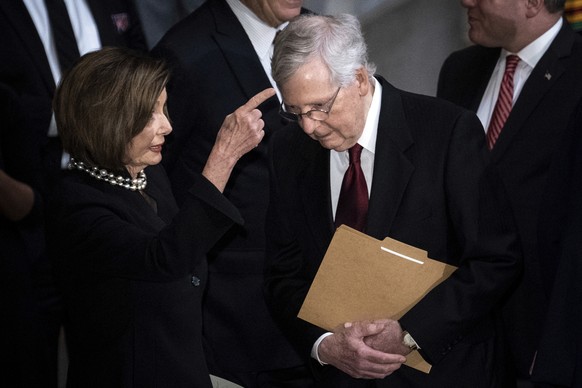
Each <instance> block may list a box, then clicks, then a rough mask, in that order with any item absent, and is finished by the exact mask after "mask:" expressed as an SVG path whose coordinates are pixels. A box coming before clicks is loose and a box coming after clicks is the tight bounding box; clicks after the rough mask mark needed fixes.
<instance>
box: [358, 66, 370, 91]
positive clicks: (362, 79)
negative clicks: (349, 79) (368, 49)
mask: <svg viewBox="0 0 582 388" xmlns="http://www.w3.org/2000/svg"><path fill="white" fill-rule="evenodd" d="M356 82H357V85H358V90H359V91H360V96H365V95H366V94H368V91H369V90H370V78H369V77H368V70H367V69H366V68H365V67H360V68H359V69H358V70H356Z"/></svg>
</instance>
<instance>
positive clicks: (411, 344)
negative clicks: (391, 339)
mask: <svg viewBox="0 0 582 388" xmlns="http://www.w3.org/2000/svg"><path fill="white" fill-rule="evenodd" d="M402 333H403V334H404V337H403V338H402V343H403V344H404V345H405V346H408V348H410V350H416V349H418V344H417V343H416V341H415V340H414V338H412V336H411V335H410V333H408V332H407V331H406V330H404V331H403V332H402Z"/></svg>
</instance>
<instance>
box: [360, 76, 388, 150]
mask: <svg viewBox="0 0 582 388" xmlns="http://www.w3.org/2000/svg"><path fill="white" fill-rule="evenodd" d="M373 83H374V92H373V93H374V94H373V95H372V103H371V104H370V109H369V110H368V116H367V117H366V123H365V124H364V131H363V132H362V136H360V138H359V139H358V144H359V145H361V146H362V147H364V148H365V149H367V150H368V151H370V152H371V153H373V154H374V153H375V152H376V137H377V135H378V122H379V121H380V108H381V106H382V85H380V82H378V80H377V79H376V78H373Z"/></svg>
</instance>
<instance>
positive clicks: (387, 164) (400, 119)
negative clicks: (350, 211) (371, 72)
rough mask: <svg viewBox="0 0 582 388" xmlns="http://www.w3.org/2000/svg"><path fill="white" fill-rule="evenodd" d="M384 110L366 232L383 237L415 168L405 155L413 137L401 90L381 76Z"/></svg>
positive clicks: (380, 125)
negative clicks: (407, 120)
mask: <svg viewBox="0 0 582 388" xmlns="http://www.w3.org/2000/svg"><path fill="white" fill-rule="evenodd" d="M376 78H377V79H379V80H380V82H381V84H382V88H383V93H382V109H381V111H380V120H379V123H378V135H377V139H376V152H375V156H374V173H373V179H372V190H371V194H370V204H369V208H368V226H367V233H368V234H369V235H371V236H373V237H375V238H378V239H383V238H384V237H386V236H388V235H389V232H390V229H391V226H392V222H393V221H394V217H395V216H396V212H397V210H398V207H399V205H400V202H401V201H402V197H403V194H404V191H405V190H406V186H407V185H408V182H409V180H410V177H411V175H412V173H413V171H414V166H413V165H412V163H411V162H410V160H409V159H408V158H407V156H406V153H405V152H406V150H407V149H409V148H410V147H411V146H412V145H413V139H412V136H411V134H410V130H409V128H408V124H407V122H406V118H405V116H404V110H403V106H402V99H401V97H400V94H399V93H398V91H397V90H396V89H395V88H394V87H392V86H391V85H390V84H388V82H386V81H385V80H384V79H383V78H381V77H378V76H377V77H376Z"/></svg>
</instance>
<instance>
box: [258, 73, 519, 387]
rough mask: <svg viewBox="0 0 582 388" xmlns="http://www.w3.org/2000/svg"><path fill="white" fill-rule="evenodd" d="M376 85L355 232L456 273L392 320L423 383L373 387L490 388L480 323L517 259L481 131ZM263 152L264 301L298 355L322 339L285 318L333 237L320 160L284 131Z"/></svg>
mask: <svg viewBox="0 0 582 388" xmlns="http://www.w3.org/2000/svg"><path fill="white" fill-rule="evenodd" d="M379 79H380V82H381V83H382V86H383V94H382V108H381V113H380V120H379V124H378V135H377V143H376V154H375V158H374V175H373V182H372V189H371V194H370V202H369V212H368V221H367V229H366V233H368V234H369V235H371V236H373V237H375V238H378V239H383V238H385V237H386V236H390V237H392V238H395V239H397V240H400V241H403V242H405V243H408V244H411V245H414V246H417V247H419V248H421V249H424V250H427V251H428V255H429V257H431V258H433V259H437V260H441V261H443V262H447V263H449V264H453V265H456V266H459V269H458V270H457V271H456V273H455V274H454V275H453V276H452V277H451V278H450V279H448V280H447V281H446V282H444V283H442V284H441V285H440V286H439V287H437V288H435V289H434V290H433V291H432V292H431V293H429V294H428V295H427V296H426V297H425V298H424V299H423V300H422V301H421V302H419V303H418V304H417V305H416V306H415V307H414V308H413V309H412V310H411V311H410V312H408V313H407V314H406V315H405V316H404V317H403V318H402V319H401V321H400V322H401V324H402V326H403V327H404V328H405V329H406V330H408V331H409V332H410V333H411V334H412V336H413V337H414V339H415V340H416V341H417V342H418V343H419V345H420V346H421V347H422V353H423V355H424V356H425V357H426V358H427V359H428V361H429V362H432V363H433V364H434V367H433V370H432V372H431V373H430V375H424V374H423V373H420V372H417V371H415V370H412V369H410V368H408V367H402V368H401V369H400V370H399V371H397V372H396V373H394V374H393V375H391V376H389V377H388V378H386V379H385V380H382V381H380V382H378V386H383V384H384V383H386V386H390V387H393V386H397V387H413V386H415V387H416V386H418V387H443V386H448V385H449V384H451V381H455V386H458V387H480V386H492V384H493V382H492V381H493V379H494V376H493V375H492V373H491V370H490V368H489V365H488V364H487V362H490V361H491V359H492V357H493V355H492V349H490V348H488V346H489V342H490V340H491V338H492V336H493V333H492V327H491V325H490V320H489V316H490V313H491V311H492V309H493V308H494V307H495V306H496V304H497V302H498V301H499V299H500V298H501V296H502V295H503V293H504V291H505V290H507V289H508V287H509V286H510V285H511V283H512V282H513V281H514V280H515V279H516V277H517V276H518V274H519V271H520V264H521V262H520V256H519V251H518V249H516V245H517V244H516V241H515V234H514V231H513V229H512V225H513V223H512V220H511V219H510V218H509V219H508V217H507V216H505V215H504V214H503V212H502V211H501V210H502V209H505V208H507V206H508V205H507V203H506V201H505V197H504V195H503V194H504V193H503V188H502V186H501V184H500V183H499V180H498V178H497V175H496V173H495V170H494V168H493V167H487V165H488V158H487V155H486V153H485V152H480V149H481V148H482V146H483V144H484V136H483V132H482V127H481V125H480V124H479V122H478V119H477V118H476V117H475V115H474V114H472V113H470V112H468V111H465V110H462V109H460V108H457V107H454V106H453V105H452V104H448V103H446V102H443V101H439V100H436V99H434V98H430V97H425V96H419V95H414V94H410V93H406V92H402V91H399V90H397V89H395V88H394V87H392V86H391V85H390V84H388V83H387V82H386V81H385V80H383V79H382V78H379ZM271 155H272V158H271V159H272V165H271V182H272V191H271V202H270V204H269V211H268V217H267V258H268V263H267V275H266V293H267V296H268V303H269V307H270V308H271V310H272V311H273V313H274V314H275V316H276V317H277V319H278V321H279V322H280V323H281V324H282V325H284V326H285V327H286V331H287V334H288V335H289V336H291V337H292V338H294V341H295V344H296V345H297V346H298V348H299V349H300V351H301V353H302V354H303V355H305V356H306V357H309V353H310V350H311V347H312V345H313V344H314V342H315V340H316V339H317V338H318V337H319V336H320V335H321V334H322V333H323V330H322V329H320V328H318V327H315V326H313V325H310V324H307V323H306V322H303V321H301V320H299V319H298V318H296V316H297V313H298V311H299V308H300V306H301V304H302V302H303V299H304V297H305V295H306V293H307V290H308V288H309V286H310V284H311V281H312V279H313V278H314V276H315V274H316V271H317V269H318V267H319V265H320V263H321V260H322V258H323V256H324V254H325V251H326V248H327V246H328V244H329V242H330V241H331V238H332V235H333V232H334V227H333V220H332V211H331V199H330V184H329V151H328V150H326V149H324V148H323V147H321V146H320V145H319V144H318V143H317V142H315V141H313V140H311V139H310V138H309V137H307V136H306V135H305V134H304V133H302V131H301V130H300V129H298V128H290V129H289V130H285V131H281V132H280V133H278V134H277V135H276V136H275V138H274V139H273V145H272V149H271ZM411 281H414V280H413V279H411ZM386 297H387V298H388V297H389V295H387V296H386ZM483 357H484V358H483ZM322 373H323V375H324V377H323V379H324V381H325V382H326V383H327V385H325V384H324V386H330V387H332V386H335V387H343V386H346V387H348V386H349V387H352V386H354V387H355V386H360V385H361V386H366V384H368V385H369V386H376V385H375V384H376V382H371V383H366V382H365V381H362V380H356V379H351V378H349V377H348V376H347V375H345V374H343V373H340V372H338V370H337V369H335V368H331V367H324V368H323V371H322Z"/></svg>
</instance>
